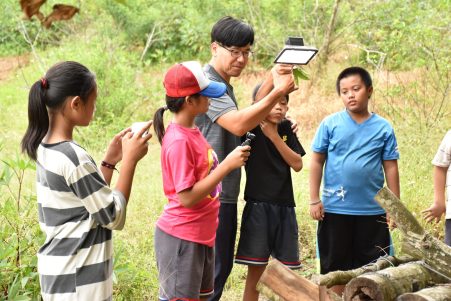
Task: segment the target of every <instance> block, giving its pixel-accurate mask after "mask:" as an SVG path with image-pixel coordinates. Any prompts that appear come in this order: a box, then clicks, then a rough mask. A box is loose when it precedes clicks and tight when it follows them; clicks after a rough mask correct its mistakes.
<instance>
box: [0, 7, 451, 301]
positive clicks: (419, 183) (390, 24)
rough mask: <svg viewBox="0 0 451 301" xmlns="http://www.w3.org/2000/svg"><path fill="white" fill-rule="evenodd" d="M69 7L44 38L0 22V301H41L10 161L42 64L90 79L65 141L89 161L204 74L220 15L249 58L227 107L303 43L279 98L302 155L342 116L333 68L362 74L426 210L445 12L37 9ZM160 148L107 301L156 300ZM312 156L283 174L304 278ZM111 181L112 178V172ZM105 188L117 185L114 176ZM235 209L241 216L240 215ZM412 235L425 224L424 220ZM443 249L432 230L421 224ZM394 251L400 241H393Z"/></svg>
mask: <svg viewBox="0 0 451 301" xmlns="http://www.w3.org/2000/svg"><path fill="white" fill-rule="evenodd" d="M57 2H59V3H61V2H64V3H65V4H70V5H74V6H77V7H79V8H80V13H79V14H76V15H75V16H74V17H73V18H72V19H71V20H69V21H64V22H58V23H54V24H53V25H52V26H51V28H49V29H44V28H43V27H42V26H41V25H40V23H39V22H38V21H37V20H36V19H34V20H32V21H26V20H23V19H22V13H21V11H20V6H19V1H16V0H3V1H2V7H1V9H0V160H1V161H0V300H39V298H40V297H39V281H38V275H37V273H36V256H35V254H36V251H37V249H38V248H39V246H40V245H41V244H42V243H43V241H44V236H43V234H42V232H41V231H40V229H39V224H38V220H37V206H36V195H35V184H34V180H35V170H34V164H33V162H29V161H28V160H27V159H26V157H25V156H23V155H22V154H21V153H20V148H19V144H20V139H21V137H22V135H23V133H24V131H25V128H26V125H27V99H28V90H29V88H30V86H31V85H32V84H33V83H34V82H35V81H36V80H38V79H39V78H40V77H41V76H42V75H43V74H44V73H45V70H47V69H48V68H49V67H50V66H51V65H53V64H54V63H56V62H59V61H63V60H75V61H78V62H81V63H82V64H84V65H86V66H88V67H89V68H90V69H91V70H92V71H94V72H95V73H96V75H97V80H98V85H99V97H98V102H97V111H96V116H95V119H94V120H93V121H92V123H91V125H90V126H89V127H86V128H79V129H77V131H76V141H77V142H78V143H79V144H81V145H83V146H84V147H85V148H86V149H87V150H88V151H89V152H90V153H91V154H92V155H93V156H94V158H95V159H96V160H97V161H98V160H101V158H102V154H103V152H104V151H105V147H106V145H107V143H108V142H109V140H110V138H111V137H112V136H113V134H114V133H116V132H117V131H119V130H120V129H122V128H124V127H127V126H129V125H130V124H131V123H132V122H135V121H144V120H148V119H150V118H151V116H153V113H154V111H155V110H156V108H158V107H159V106H161V105H163V101H164V92H163V86H162V76H163V74H164V71H165V70H166V69H167V68H168V67H169V66H171V65H172V64H174V63H176V62H180V61H184V60H193V59H196V60H199V61H201V62H202V63H206V62H208V60H209V57H210V52H209V45H210V30H211V27H212V26H213V24H214V23H215V22H216V21H217V20H218V19H219V18H221V17H222V16H225V15H231V16H234V17H237V18H241V19H244V20H246V21H247V22H249V23H250V24H252V25H253V27H254V29H255V32H256V43H255V45H254V47H253V50H254V51H255V56H254V57H253V58H252V59H251V60H250V62H249V64H248V67H247V68H246V69H245V71H244V72H243V75H242V76H241V77H240V78H239V79H232V85H233V86H234V87H235V93H236V95H237V98H238V102H239V106H240V107H242V108H243V107H246V106H248V105H249V104H250V101H251V91H252V89H253V87H254V85H255V84H257V83H258V82H260V81H261V80H262V79H263V78H264V76H265V74H266V73H267V71H268V70H269V68H270V67H271V65H272V61H273V59H274V57H275V55H276V54H277V53H278V51H279V50H280V49H281V48H282V46H283V44H284V41H285V39H286V38H287V37H288V36H302V37H304V40H305V43H306V44H307V45H313V46H316V47H318V48H319V49H320V52H319V55H318V56H317V57H316V58H315V59H314V60H313V61H312V62H311V63H310V64H309V65H308V66H306V67H303V68H304V70H305V71H306V72H307V73H308V74H309V76H310V80H308V81H301V82H300V89H299V90H298V91H296V92H294V93H293V96H291V97H290V110H289V114H290V115H291V116H292V117H294V118H295V119H296V120H297V122H298V124H299V128H300V131H299V138H300V141H301V143H302V144H303V146H304V147H305V148H306V149H307V150H309V149H310V143H311V139H312V137H313V135H314V133H315V129H316V128H317V126H318V125H319V123H320V122H321V120H322V119H323V118H324V117H325V116H327V115H328V114H330V113H333V112H336V111H338V110H341V109H342V108H343V105H342V103H341V101H340V100H339V98H338V96H337V95H336V92H335V79H336V76H337V74H338V73H339V72H340V70H342V69H343V68H345V67H348V66H351V65H359V66H363V67H365V68H367V69H368V70H369V71H370V72H371V74H372V76H373V80H374V90H375V92H374V94H373V97H372V99H371V102H370V105H371V110H372V111H373V112H376V113H378V114H380V115H382V116H383V117H385V118H387V119H388V120H389V121H390V122H391V123H392V124H393V126H394V128H395V133H396V135H397V138H398V144H399V150H400V153H401V159H400V161H399V170H400V177H401V198H402V200H403V202H404V203H405V204H406V206H407V207H408V208H409V210H411V211H412V212H413V213H414V215H415V216H416V217H417V218H418V219H421V214H420V211H421V210H423V209H425V208H427V207H428V206H429V204H430V203H431V201H432V197H433V189H432V188H433V186H432V165H431V163H430V162H431V160H432V158H433V156H434V154H435V152H436V150H437V148H438V146H439V144H440V141H441V139H442V138H443V136H444V135H445V133H446V131H447V130H449V129H450V128H451V116H450V113H451V110H450V109H451V102H450V96H449V93H450V80H451V74H450V67H451V49H450V45H451V36H450V29H451V28H450V26H451V15H450V13H449V12H450V11H451V2H450V1H449V0H430V1H413V0H410V1H383V0H368V1H357V0H347V1H344V0H296V1H291V0H285V1H282V0H280V1H278V0H273V1H270V0H260V1H257V0H247V1H242V0H228V1H221V2H219V1H207V0H200V1H187V0H172V1H154V0H116V1H109V0H99V1H86V0H77V1H75V0H64V1H61V0H60V1H54V0H48V1H47V3H46V4H44V5H43V6H42V7H41V11H42V12H43V13H44V15H47V14H49V13H50V12H51V9H52V6H53V4H55V3H57ZM159 154H160V146H159V144H158V142H157V140H156V139H152V141H151V143H150V148H149V153H148V155H147V156H146V157H145V158H144V159H143V160H142V161H141V162H140V164H139V166H138V169H137V173H136V176H135V184H134V186H133V191H132V197H131V202H130V205H129V207H128V219H127V222H126V226H125V228H124V230H123V231H119V232H115V234H114V244H115V261H114V298H115V300H156V299H157V294H158V280H157V270H156V262H155V257H154V249H153V233H154V225H155V221H156V219H157V218H158V216H159V214H160V212H161V211H162V208H163V206H164V204H165V202H166V200H165V198H164V195H163V192H162V180H161V170H160V163H159ZM309 159H310V151H308V154H307V155H306V156H305V157H304V169H303V170H302V171H301V172H299V173H294V174H293V183H294V190H295V197H296V201H297V207H296V212H297V215H298V222H299V231H300V236H299V246H300V249H301V253H302V262H303V264H304V267H303V268H302V269H301V271H300V272H299V273H301V274H302V275H304V276H306V277H310V276H312V275H313V274H315V273H316V267H315V265H316V263H315V231H316V223H315V222H314V221H313V220H312V219H311V218H310V217H309V215H308V205H307V204H308V201H309V197H308V173H309ZM119 169H120V167H119ZM116 178H117V175H116ZM243 203H244V202H243V200H242V196H240V202H239V209H240V212H241V210H242V208H243V206H244V205H243ZM422 223H423V224H424V221H422ZM425 226H426V228H427V229H428V231H430V232H431V233H433V234H434V235H435V236H437V237H439V238H441V239H442V238H443V221H442V222H440V223H439V224H434V225H425ZM392 234H393V238H394V244H395V246H396V247H398V248H397V249H398V250H399V241H400V235H399V233H398V231H397V230H394V231H393V232H392ZM245 272H246V269H245V268H244V267H243V266H239V265H235V266H234V269H233V272H232V275H231V277H230V278H229V281H228V283H227V287H226V289H225V293H224V297H223V300H240V299H241V294H242V290H243V287H244V279H245Z"/></svg>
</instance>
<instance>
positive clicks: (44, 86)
mask: <svg viewBox="0 0 451 301" xmlns="http://www.w3.org/2000/svg"><path fill="white" fill-rule="evenodd" d="M41 87H42V88H43V89H47V88H48V87H49V86H48V82H47V79H46V78H45V77H42V78H41Z"/></svg>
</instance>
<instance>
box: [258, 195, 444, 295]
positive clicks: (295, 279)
mask: <svg viewBox="0 0 451 301" xmlns="http://www.w3.org/2000/svg"><path fill="white" fill-rule="evenodd" d="M376 201H377V202H378V203H379V204H380V205H381V206H382V207H383V208H384V209H385V210H386V212H387V213H388V214H389V215H390V217H391V219H392V220H393V221H395V223H396V225H397V228H398V229H399V230H400V231H401V232H402V233H403V241H402V253H404V254H407V255H404V256H402V257H392V256H387V257H383V258H380V259H379V260H378V261H376V262H375V263H372V264H368V265H366V266H364V267H361V268H358V269H355V270H351V271H336V272H331V273H328V274H326V275H321V276H320V277H319V280H318V281H317V282H312V281H310V280H308V279H305V278H303V277H302V276H300V275H299V274H297V273H295V272H293V271H291V270H289V269H288V268H286V267H285V266H284V265H283V264H281V263H280V262H278V261H277V260H273V261H271V262H270V263H269V265H268V267H267V269H266V270H265V272H264V273H263V275H262V277H261V279H260V281H259V284H258V289H259V291H260V292H261V293H262V295H264V296H265V297H267V298H268V299H269V300H273V301H282V300H286V301H294V300H300V301H308V300H313V301H338V300H345V301H364V300H365V301H371V300H374V301H389V300H390V301H391V300H395V301H433V300H436V301H445V300H447V301H451V247H449V246H447V245H445V244H444V243H443V242H441V241H439V240H438V239H436V238H434V237H432V236H431V235H429V234H428V233H426V232H425V231H424V229H423V228H422V227H421V225H420V224H419V223H418V221H417V220H416V219H415V217H414V216H413V215H412V214H411V213H410V212H409V211H408V210H407V209H406V207H405V206H404V205H403V204H402V203H401V202H400V201H399V199H397V197H396V196H395V195H394V194H393V193H392V192H391V191H390V190H389V189H388V188H385V187H384V188H383V189H381V191H379V193H378V194H377V196H376ZM334 285H346V286H345V290H344V293H343V296H338V295H336V294H335V293H333V292H332V291H331V290H329V288H330V287H332V286H334Z"/></svg>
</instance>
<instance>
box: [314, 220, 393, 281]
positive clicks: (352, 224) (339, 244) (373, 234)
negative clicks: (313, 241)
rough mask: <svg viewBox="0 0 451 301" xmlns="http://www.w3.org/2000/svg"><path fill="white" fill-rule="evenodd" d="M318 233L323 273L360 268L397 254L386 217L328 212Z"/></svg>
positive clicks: (321, 271) (321, 222)
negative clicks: (380, 258)
mask: <svg viewBox="0 0 451 301" xmlns="http://www.w3.org/2000/svg"><path fill="white" fill-rule="evenodd" d="M317 231H318V232H317V239H318V241H317V243H318V251H319V258H320V273H321V274H326V273H329V272H333V271H337V270H342V271H347V270H352V269H356V268H360V267H362V266H364V265H366V264H368V263H370V262H373V261H375V260H377V259H378V258H379V257H382V256H386V255H392V254H393V246H392V243H391V238H390V232H389V230H388V225H387V219H386V215H385V214H380V215H345V214H334V213H327V212H326V213H325V214H324V219H323V220H322V221H319V223H318V230H317Z"/></svg>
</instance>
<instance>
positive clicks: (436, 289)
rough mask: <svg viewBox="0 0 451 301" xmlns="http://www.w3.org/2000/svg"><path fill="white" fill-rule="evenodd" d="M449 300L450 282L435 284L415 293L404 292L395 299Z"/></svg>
mask: <svg viewBox="0 0 451 301" xmlns="http://www.w3.org/2000/svg"><path fill="white" fill-rule="evenodd" d="M449 300H451V284H444V285H436V286H433V287H429V288H425V289H422V290H421V291H418V292H415V293H406V294H402V295H401V296H399V297H398V298H397V299H396V301H449Z"/></svg>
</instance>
